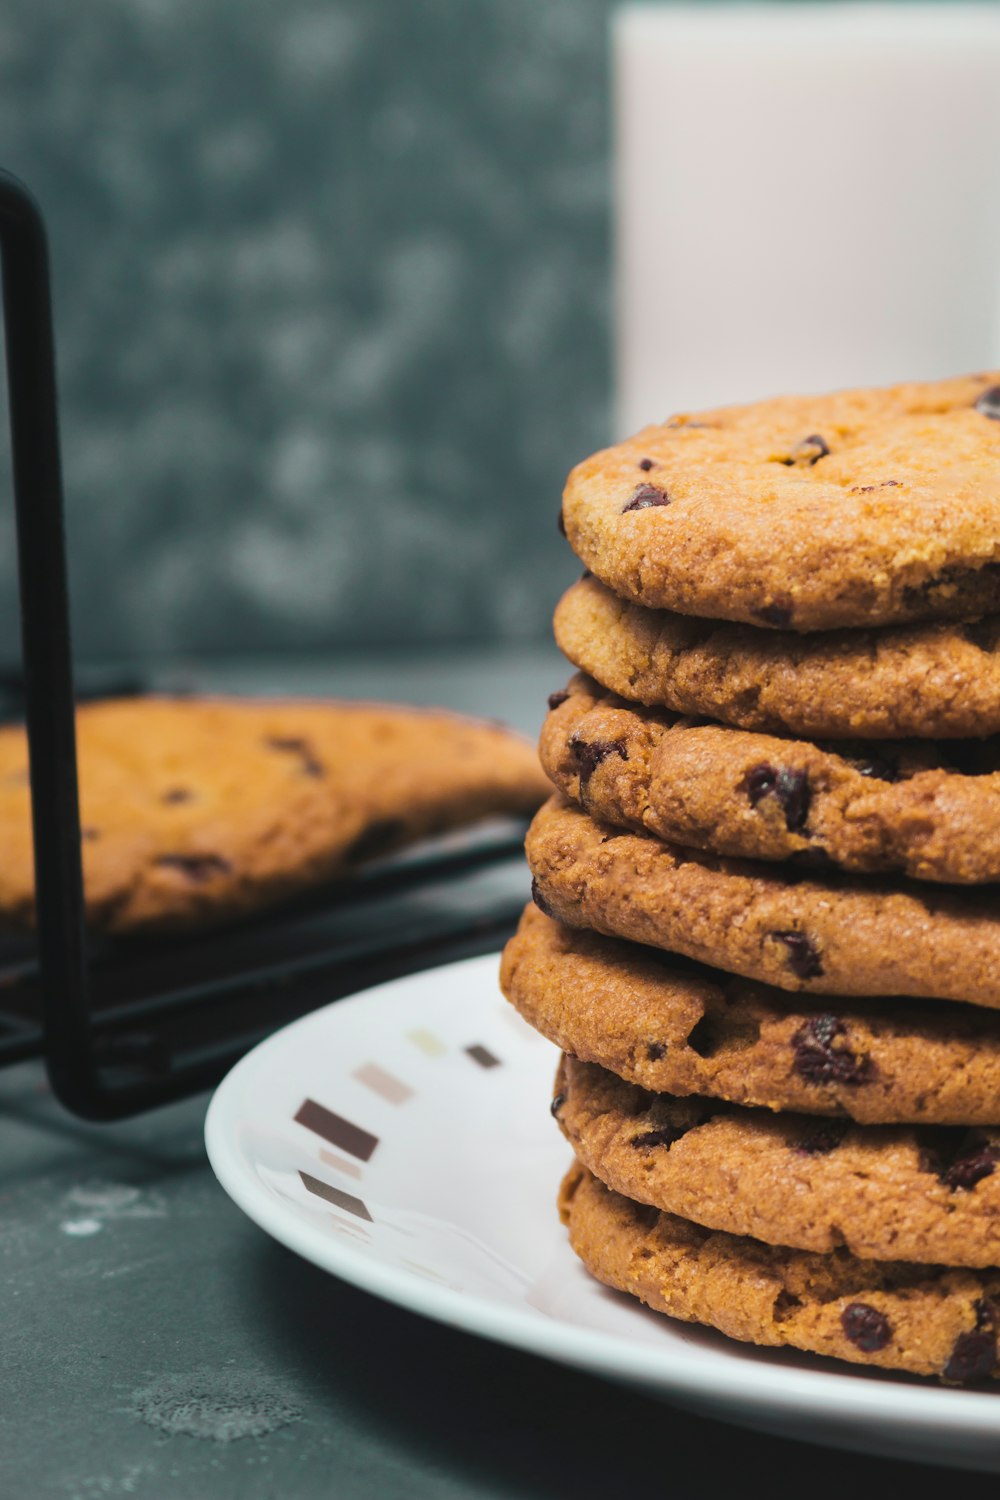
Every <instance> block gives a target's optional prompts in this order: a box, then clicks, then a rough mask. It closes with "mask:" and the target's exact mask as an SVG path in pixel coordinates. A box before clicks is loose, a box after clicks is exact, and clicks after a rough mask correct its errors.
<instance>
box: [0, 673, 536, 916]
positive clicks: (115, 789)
mask: <svg viewBox="0 0 1000 1500" xmlns="http://www.w3.org/2000/svg"><path fill="white" fill-rule="evenodd" d="M77 732H78V741H79V766H80V794H81V823H82V827H83V840H84V842H83V863H84V879H85V887H86V900H87V914H88V918H89V920H90V921H91V922H92V923H93V924H94V926H95V927H96V928H99V929H101V930H104V931H110V932H126V931H129V932H131V931H135V930H137V929H147V928H178V927H187V926H193V925H201V924H208V923H210V922H214V921H217V920H220V919H223V918H229V917H236V916H239V915H241V914H243V913H246V912H249V911H252V910H254V909H256V908H258V907H260V906H263V905H265V904H266V903H269V902H273V901H277V900H280V899H282V898H284V897H287V896H291V895H293V894H294V893H295V892H298V891H301V890H303V889H305V888H306V887H309V886H313V885H316V884H319V883H321V882H323V881H326V880H329V879H331V878H333V877H335V876H339V875H342V874H345V873H347V872H350V871H351V870H353V869H355V868H356V867H357V866H358V865H359V864H360V863H362V862H363V861H365V860H367V859H370V858H372V857H374V856H376V855H379V854H384V853H386V852H388V851H390V850H392V849H395V848H399V847H400V846H402V845H404V844H406V843H408V842H410V841H412V840H414V839H417V838H420V837H422V836H424V835H426V834H430V833H435V832H439V831H441V830H444V829H447V828H452V827H456V826H458V825H461V824H463V823H469V822H473V821H475V820H476V819H478V818H482V817H484V816H486V815H489V814H493V813H515V812H516V813H524V812H528V811H530V810H531V809H532V808H533V807H537V805H538V803H539V802H540V801H541V799H542V797H543V796H544V791H545V780H544V777H543V776H542V773H541V772H540V770H539V769H538V765H537V761H536V759H535V755H534V751H533V750H532V748H531V747H530V746H529V745H528V744H526V743H525V742H524V741H522V740H521V739H520V738H519V737H518V736H517V735H514V734H512V733H510V732H508V731H507V730H504V729H502V728H499V727H496V726H493V725H490V724H484V723H478V722H476V721H475V720H471V719H463V718H460V717H459V716H458V715H455V714H449V713H446V712H444V711H443V710H422V709H416V708H405V707H398V706H392V705H389V704H377V703H321V702H305V701H303V702H250V701H236V700H229V701H227V700H223V699H207V698H206V699H197V698H190V699H169V698H137V699H127V700H122V701H120V702H107V703H100V704H94V705H91V706H88V707H85V708H81V709H80V710H79V712H78V715H77ZM27 764H28V760H27V745H26V741H25V736H24V732H23V730H22V729H21V728H20V727H13V726H10V727H5V728H2V729H0V847H2V848H3V851H4V857H3V860H2V861H0V916H2V918H3V919H4V920H5V921H7V922H8V923H10V924H14V925H21V926H23V925H26V924H27V923H29V922H30V921H31V919H32V910H33V902H34V880H33V870H32V858H31V831H30V798H29V793H28V785H27Z"/></svg>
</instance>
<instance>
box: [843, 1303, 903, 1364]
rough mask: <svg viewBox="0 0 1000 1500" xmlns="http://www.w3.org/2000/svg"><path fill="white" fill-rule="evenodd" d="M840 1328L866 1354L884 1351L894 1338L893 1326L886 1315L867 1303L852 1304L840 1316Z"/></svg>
mask: <svg viewBox="0 0 1000 1500" xmlns="http://www.w3.org/2000/svg"><path fill="white" fill-rule="evenodd" d="M840 1326H841V1328H843V1330H844V1332H845V1333H846V1335H847V1337H848V1338H849V1339H850V1341H851V1343H852V1344H855V1345H856V1346H857V1348H859V1349H863V1350H864V1352H865V1353H866V1354H874V1353H875V1352H876V1350H878V1349H884V1348H885V1346H886V1344H887V1343H888V1342H889V1340H890V1339H891V1338H892V1324H891V1323H890V1322H889V1319H888V1318H887V1317H886V1315H885V1313H883V1312H879V1310H878V1308H877V1307H871V1306H870V1305H869V1304H868V1303H867V1302H852V1303H850V1305H849V1306H848V1307H845V1308H844V1311H843V1312H842V1313H841V1315H840Z"/></svg>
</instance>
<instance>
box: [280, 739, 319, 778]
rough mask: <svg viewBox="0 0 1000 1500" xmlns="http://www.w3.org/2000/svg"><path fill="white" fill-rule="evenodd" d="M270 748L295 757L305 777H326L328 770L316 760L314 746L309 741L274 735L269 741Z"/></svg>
mask: <svg viewBox="0 0 1000 1500" xmlns="http://www.w3.org/2000/svg"><path fill="white" fill-rule="evenodd" d="M267 745H268V748H269V749H271V750H280V751H281V752H282V753H283V754H286V755H295V756H297V757H298V760H299V769H300V771H301V772H302V775H303V776H315V777H320V776H325V775H326V768H325V767H324V765H323V763H322V761H319V760H317V759H316V756H315V755H314V754H313V749H312V746H311V745H310V744H309V741H308V740H303V739H298V738H292V737H290V736H282V735H272V736H271V737H270V738H269V739H268V740H267Z"/></svg>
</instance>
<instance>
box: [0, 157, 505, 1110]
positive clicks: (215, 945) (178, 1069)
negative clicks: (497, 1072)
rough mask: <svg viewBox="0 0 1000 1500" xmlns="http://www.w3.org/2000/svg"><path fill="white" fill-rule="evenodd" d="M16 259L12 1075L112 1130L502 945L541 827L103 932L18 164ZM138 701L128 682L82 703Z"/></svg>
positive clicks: (436, 846)
mask: <svg viewBox="0 0 1000 1500" xmlns="http://www.w3.org/2000/svg"><path fill="white" fill-rule="evenodd" d="M0 257H2V276H3V307H4V320H5V346H6V362H7V384H8V398H9V407H10V432H11V455H12V471H13V488H14V511H15V518H16V527H17V547H18V570H19V588H20V601H21V629H22V653H23V663H24V665H23V673H13V674H11V673H6V674H4V673H0V717H10V716H12V711H13V712H16V709H17V707H18V706H19V705H23V716H24V718H25V720H26V723H27V732H28V750H29V765H30V783H31V804H32V825H33V834H34V848H35V896H36V901H35V905H36V933H35V937H34V939H32V940H27V939H25V940H21V939H11V940H5V941H4V942H3V943H2V944H0V1066H4V1065H7V1064H10V1063H14V1062H18V1061H22V1060H24V1059H27V1058H32V1057H41V1058H43V1059H44V1061H45V1065H46V1068H47V1071H48V1076H49V1080H50V1083H51V1086H52V1090H53V1092H54V1093H55V1095H56V1096H57V1098H58V1099H59V1100H60V1101H61V1102H62V1103H63V1104H64V1105H65V1106H66V1107H67V1108H68V1109H69V1110H71V1111H72V1112H73V1113H75V1114H77V1115H80V1116H83V1117H84V1118H87V1119H91V1120H111V1119H117V1118H121V1117H122V1116H126V1115H130V1114H136V1113H138V1112H140V1111H142V1110H146V1109H150V1108H153V1107H155V1106H157V1105H161V1104H166V1103H168V1102H170V1101H171V1100H174V1099H178V1098H182V1097H184V1096H186V1095H189V1094H192V1093H196V1092H198V1091H200V1090H202V1089H205V1088H208V1087H210V1086H212V1085H213V1084H214V1083H216V1082H217V1081H218V1080H219V1079H220V1078H221V1077H222V1076H223V1074H224V1073H225V1072H226V1071H227V1070H228V1068H229V1067H230V1066H231V1065H232V1064H233V1063H234V1062H235V1061H236V1060H237V1059H238V1058H239V1057H240V1056H242V1054H243V1053H244V1052H245V1051H246V1050H247V1048H248V1047H250V1046H251V1045H253V1044H254V1042H256V1041H258V1040H260V1039H261V1038H262V1037H264V1036H266V1035H267V1034H268V1033H269V1032H270V1031H272V1030H273V1029H274V1028H275V1027H276V1026H277V1025H279V1024H282V1023H283V1022H285V1021H287V1020H288V1019H290V1018H292V1017H294V1016H296V1015H300V1014H303V1013H304V1012H305V1011H307V1010H311V1009H314V1008H315V1007H316V1006H317V1005H320V1004H324V1003H326V1002H327V1001H330V1000H333V999H336V998H339V997H340V996H342V995H344V994H347V993H349V992H350V991H352V990H355V989H357V988H360V987H362V986H364V985H367V984H373V983H377V982H379V981H381V980H384V979H390V978H394V977H396V976H397V975H400V974H404V973H410V972H414V971H416V970H418V969H420V968H425V967H427V966H429V965H430V964H434V963H439V962H444V961H446V960H448V959H454V958H461V957H469V956H473V955H475V954H479V953H485V952H488V951H489V950H490V949H491V948H494V947H495V946H496V945H497V944H498V943H499V942H500V941H502V939H503V938H504V937H505V936H506V935H507V934H508V933H509V932H510V931H511V929H512V927H513V924H514V921H515V919H516V915H517V911H518V910H519V908H520V906H521V905H522V904H523V900H524V892H523V875H522V866H521V845H522V841H523V833H524V827H523V824H521V823H519V822H518V821H517V820H510V819H504V820H497V821H496V822H494V823H492V824H489V825H485V826H484V827H483V828H482V829H479V830H471V831H468V832H465V833H462V834H457V835H451V836H449V837H446V838H443V839H439V840H435V841H432V842H430V843H428V844H425V845H423V846H421V847H420V848H418V849H416V850H413V851H411V852H409V853H406V854H403V855H401V856H398V857H397V858H395V859H391V860H386V861H383V862H381V863H380V864H377V865H373V866H371V867H369V868H368V869H367V870H365V871H364V872H363V873H361V874H359V875H358V876H357V877H356V878H353V879H352V880H351V882H350V883H342V884H337V885H333V886H330V887H328V888H326V889H324V890H320V891H315V892H313V893H311V894H310V895H309V896H308V897H307V898H304V899H300V900H298V901H296V902H295V903H294V904H290V905H287V906H284V907H281V908H280V909H278V910H276V911H274V912H270V913H268V914H267V915H266V916H264V917H263V918H262V917H261V916H260V915H257V916H255V918H254V920H253V922H252V923H245V924H243V925H238V926H234V927H231V928H227V929H224V930H220V931H213V932H208V933H203V934H198V935H192V936H190V937H185V938H184V939H183V941H182V940H180V939H178V938H177V937H176V936H174V937H171V938H170V939H169V940H165V941H159V942H157V941H150V940H145V941H142V942H139V941H138V940H137V939H135V940H131V941H130V940H117V941H110V940H107V939H88V936H87V934H86V932H85V926H84V910H85V908H84V896H83V870H82V860H81V833H80V809H79V790H78V781H77V764H76V725H75V703H76V701H77V696H76V695H75V693H74V681H73V661H72V647H71V638H70V617H69V597H68V589H67V573H66V546H65V535H64V529H63V494H62V473H61V462H60V449H59V426H58V414H57V401H56V378H55V353H54V341H53V332H52V309H51V292H50V277H49V263H48V248H47V242H46V233H45V225H44V222H43V219H42V215H41V212H40V210H39V208H38V205H37V203H36V202H35V200H34V198H33V197H32V195H31V194H30V193H29V192H28V190H27V189H26V188H25V187H24V185H23V184H22V183H20V182H19V181H18V180H17V179H16V178H14V177H12V176H11V175H10V174H8V173H5V172H0ZM135 691H141V684H140V683H136V682H135V681H134V680H132V679H128V680H123V681H109V682H106V683H104V684H100V683H98V684H96V685H95V687H94V690H93V691H92V692H89V693H86V694H81V695H80V696H95V695H96V696H101V695H116V696H117V695H121V694H123V693H129V692H135Z"/></svg>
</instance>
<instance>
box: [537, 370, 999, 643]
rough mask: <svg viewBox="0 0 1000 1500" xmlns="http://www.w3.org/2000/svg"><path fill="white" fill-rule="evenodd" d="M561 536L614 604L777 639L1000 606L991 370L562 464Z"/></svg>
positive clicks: (728, 423)
mask: <svg viewBox="0 0 1000 1500" xmlns="http://www.w3.org/2000/svg"><path fill="white" fill-rule="evenodd" d="M562 517H563V525H564V528H565V531H566V536H567V539H568V540H569V543H570V546H571V547H572V548H573V550H574V552H575V553H576V554H577V556H578V557H580V558H581V559H582V560H583V562H584V563H585V565H586V566H587V567H588V568H589V569H590V570H591V572H592V573H594V574H595V575H596V576H597V577H598V578H600V579H602V580H603V581H604V582H605V583H607V584H609V585H610V587H611V588H613V589H614V590H615V592H616V593H618V594H621V595H622V597H623V598H627V599H632V600H634V601H635V602H636V603H637V604H645V605H647V606H649V607H650V608H654V609H672V610H677V611H679V612H680V613H681V614H688V615H699V616H708V617H710V618H717V619H723V620H743V621H746V622H748V623H749V624H755V625H764V626H773V627H776V628H778V629H782V630H789V629H790V630H828V629H831V628H834V627H837V626H843V625H850V626H854V625H884V624H888V623H890V622H892V621H901V620H930V619H961V618H963V617H965V616H968V615H969V614H970V612H971V613H973V614H982V613H984V612H986V611H988V610H991V609H996V608H997V606H998V605H1000V567H998V566H997V565H998V564H1000V372H998V371H993V372H991V373H988V374H984V375H971V376H967V377H962V378H958V379H954V380H940V381H933V382H928V383H924V384H912V385H897V386H891V387H887V388H885V389H880V390H854V391H841V392H838V393H837V394H835V395H830V396H784V397H778V398H776V399H772V400H768V401H758V402H755V403H753V404H752V405H749V406H728V407H720V408H717V409H715V410H713V411H705V412H699V413H697V414H694V415H691V414H685V415H682V416H679V417H675V418H674V419H672V420H671V421H669V422H666V423H664V424H663V425H662V426H659V427H647V428H646V429H645V430H644V431H643V432H640V433H638V434H637V435H636V436H635V437H634V438H630V439H629V440H628V441H627V442H624V443H619V444H617V445H616V446H615V447H613V448H607V449H605V450H604V451H603V452H601V453H597V454H595V455H594V456H593V457H592V458H588V459H586V460H585V461H584V462H583V463H581V464H578V465H577V467H576V468H575V469H574V470H573V471H572V473H571V474H570V476H569V479H568V481H567V484H566V489H565V493H564V496H563V508H562Z"/></svg>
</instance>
